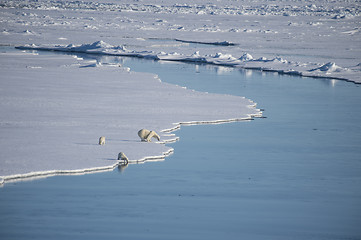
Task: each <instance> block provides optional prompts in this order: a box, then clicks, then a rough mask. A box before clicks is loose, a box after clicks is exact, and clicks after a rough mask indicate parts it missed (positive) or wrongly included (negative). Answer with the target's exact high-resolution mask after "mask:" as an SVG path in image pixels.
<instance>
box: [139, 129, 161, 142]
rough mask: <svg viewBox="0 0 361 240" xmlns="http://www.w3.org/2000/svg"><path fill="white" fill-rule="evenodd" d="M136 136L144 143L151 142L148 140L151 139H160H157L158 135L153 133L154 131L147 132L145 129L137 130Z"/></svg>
mask: <svg viewBox="0 0 361 240" xmlns="http://www.w3.org/2000/svg"><path fill="white" fill-rule="evenodd" d="M138 136H139V137H140V139H141V140H142V141H145V142H151V140H150V139H151V138H152V137H154V138H156V139H158V141H159V140H160V137H159V135H158V134H157V133H156V132H154V131H149V130H147V129H141V130H139V132H138Z"/></svg>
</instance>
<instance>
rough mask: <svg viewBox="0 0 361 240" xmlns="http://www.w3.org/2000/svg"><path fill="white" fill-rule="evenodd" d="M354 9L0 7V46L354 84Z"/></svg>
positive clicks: (108, 2)
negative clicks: (85, 51)
mask: <svg viewBox="0 0 361 240" xmlns="http://www.w3.org/2000/svg"><path fill="white" fill-rule="evenodd" d="M360 9H361V5H360V3H359V1H358V0H348V1H341V0H336V1H328V0H307V1H299V0H290V1H282V0H256V1H250V0H238V1H235V0H222V1H217V0H209V1H202V0H193V1H185V0H177V1H175V0H123V1H117V0H93V1H92V0H89V1H62V0H57V1H48V0H38V1H21V0H20V1H1V3H0V27H1V28H2V29H0V30H1V31H0V36H1V37H0V40H1V41H0V44H11V45H14V44H15V45H26V44H37V45H39V46H44V45H47V44H49V45H50V46H54V45H56V44H60V45H62V46H67V45H69V44H74V45H77V46H79V45H81V44H84V43H87V44H91V43H94V42H96V41H98V40H103V41H104V42H106V43H108V44H110V45H111V46H119V45H120V46H122V48H124V49H123V50H124V51H126V52H127V53H128V54H129V53H131V52H133V53H134V54H140V55H142V56H147V55H148V56H149V57H151V58H155V56H157V57H158V58H159V59H169V60H179V59H182V60H193V61H201V62H212V63H213V64H226V65H233V66H235V67H243V68H252V69H261V70H267V71H277V72H281V73H286V74H297V75H301V76H311V77H328V78H336V79H344V80H348V81H353V82H357V83H360V82H361V74H360V71H361V69H360V66H359V64H360V63H361V45H360V42H361V37H360V26H361V24H360ZM197 43H204V44H197ZM69 47H70V46H69ZM105 47H106V46H105ZM108 47H109V46H108ZM119 50H121V49H119ZM194 52H197V54H196V55H194V54H193V53H194ZM175 53H177V54H175ZM245 54H247V55H245ZM217 56H218V57H217ZM225 56H228V57H225ZM242 56H243V57H242ZM244 56H248V58H245V57H244ZM250 56H251V57H253V59H251V58H249V57H250ZM332 63H334V64H335V66H337V67H336V69H335V68H330V69H327V70H322V69H324V68H322V69H321V67H322V66H326V67H327V65H328V64H332ZM315 69H319V70H315Z"/></svg>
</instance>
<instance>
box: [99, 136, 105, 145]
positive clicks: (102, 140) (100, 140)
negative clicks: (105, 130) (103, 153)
mask: <svg viewBox="0 0 361 240" xmlns="http://www.w3.org/2000/svg"><path fill="white" fill-rule="evenodd" d="M104 144H105V137H104V136H102V137H100V138H99V145H104Z"/></svg>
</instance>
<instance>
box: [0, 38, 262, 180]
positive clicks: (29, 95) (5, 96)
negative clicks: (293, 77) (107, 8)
mask: <svg viewBox="0 0 361 240" xmlns="http://www.w3.org/2000/svg"><path fill="white" fill-rule="evenodd" d="M28 47H29V48H31V49H37V48H40V47H39V46H35V45H29V46H28ZM46 49H47V50H49V49H52V48H49V47H47V48H46ZM56 49H58V50H59V49H62V50H67V53H69V51H70V50H71V51H83V52H88V51H89V52H90V53H94V52H95V53H97V54H99V53H100V52H103V51H104V52H105V53H108V52H109V51H110V50H112V51H125V50H124V49H123V48H118V47H113V46H111V45H109V44H107V43H105V42H102V41H97V42H94V43H92V44H81V45H78V46H76V45H67V46H57V47H56ZM69 49H70V50H69ZM112 51H111V52H112ZM0 54H1V56H0V60H1V64H0V72H1V74H2V76H4V78H3V79H2V94H1V95H0V132H1V134H0V143H1V146H2V151H1V153H0V155H1V161H0V181H1V182H4V181H5V182H6V181H11V180H19V179H22V178H34V177H44V176H51V175H56V174H84V173H88V172H93V171H105V170H111V169H113V168H114V167H115V166H117V165H118V160H117V155H118V153H119V152H123V153H125V154H126V155H127V156H128V157H129V163H142V162H145V161H160V160H164V158H165V157H166V156H168V155H169V154H171V153H172V152H173V149H172V148H171V147H168V146H165V145H164V143H169V142H174V141H176V140H177V139H178V137H177V136H175V135H174V134H169V132H171V131H174V130H177V129H179V128H180V125H181V124H187V125H190V124H211V123H213V124H218V123H224V122H230V121H240V120H249V119H251V118H252V117H257V116H258V117H259V116H261V115H262V113H261V111H260V110H259V109H257V108H256V106H255V103H254V102H252V101H251V100H248V99H246V98H244V97H236V96H230V95H218V94H210V93H202V92H196V91H193V90H189V89H186V88H183V87H179V86H175V85H171V84H167V83H162V82H161V81H160V80H159V77H158V76H155V75H153V74H148V73H134V72H129V71H125V70H124V68H123V67H121V66H120V67H119V64H99V63H97V62H89V61H86V60H81V58H75V57H73V56H71V55H69V54H67V55H65V54H64V55H59V54H39V55H34V54H32V53H30V52H29V53H28V52H21V51H19V54H12V53H11V52H10V53H7V52H2V53H0ZM143 54H145V53H143ZM170 55H171V56H177V54H176V53H173V54H170ZM29 63H31V64H32V66H36V68H35V67H28V66H29V65H28V64H29ZM220 110H221V111H220ZM140 128H148V129H152V130H154V131H156V132H157V133H159V135H160V141H159V142H158V143H144V142H141V141H140V140H139V138H138V136H137V132H138V130H139V129H140ZM99 136H105V137H106V139H107V141H106V143H105V144H104V145H101V146H100V145H99V144H98V141H99Z"/></svg>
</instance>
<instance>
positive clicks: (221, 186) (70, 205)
mask: <svg viewBox="0 0 361 240" xmlns="http://www.w3.org/2000/svg"><path fill="white" fill-rule="evenodd" d="M83 57H84V56H83ZM87 57H94V58H97V59H98V61H111V62H121V63H122V64H123V65H124V66H129V67H130V68H131V69H132V70H133V71H141V72H152V73H156V74H158V75H159V76H160V78H161V79H162V81H164V82H170V83H174V84H178V85H182V86H187V88H191V89H195V90H199V91H207V92H216V93H224V94H232V95H239V96H246V97H247V98H250V99H252V100H254V101H255V102H257V103H258V107H259V108H262V109H264V116H265V117H266V118H260V119H255V120H253V121H247V122H234V123H228V124H222V125H199V126H183V127H182V128H181V130H179V131H177V132H176V134H177V136H179V137H180V141H178V142H176V143H173V144H171V146H172V147H173V148H175V152H174V154H173V155H171V156H170V157H167V158H166V160H165V161H164V162H152V163H145V164H139V165H129V166H128V167H127V168H125V169H122V171H120V170H118V169H116V170H114V171H112V172H105V173H95V174H89V175H82V176H55V177H50V178H46V179H40V180H34V181H26V182H16V183H8V184H6V185H5V186H3V187H2V188H1V189H0V239H29V238H34V239H65V238H67V239H99V238H101V239H361V230H360V229H359V226H360V225H361V204H360V203H361V191H360V189H361V149H360V147H359V144H360V142H361V126H360V122H361V121H360V120H361V111H360V109H361V108H360V105H361V90H360V85H356V84H353V83H348V82H343V81H334V80H329V79H313V78H301V77H293V76H286V75H279V74H275V73H267V72H260V71H250V70H237V69H232V68H226V67H216V66H209V65H195V64H185V63H174V62H155V61H151V60H142V59H134V58H109V57H107V58H102V57H100V56H87Z"/></svg>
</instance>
